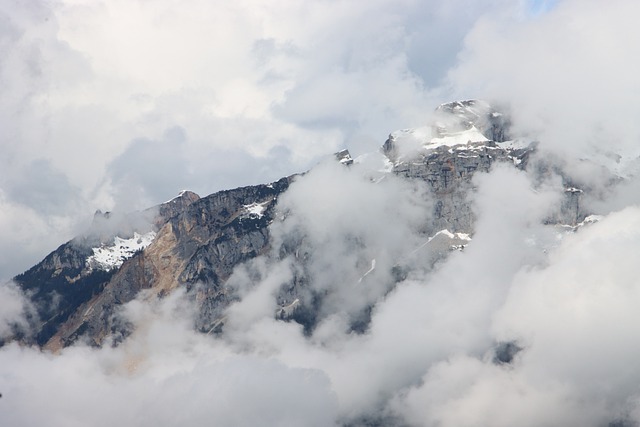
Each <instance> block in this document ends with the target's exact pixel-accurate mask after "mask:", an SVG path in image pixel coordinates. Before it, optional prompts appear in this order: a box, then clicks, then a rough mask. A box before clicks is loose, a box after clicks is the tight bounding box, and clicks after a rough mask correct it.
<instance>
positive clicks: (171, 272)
mask: <svg viewBox="0 0 640 427" xmlns="http://www.w3.org/2000/svg"><path fill="white" fill-rule="evenodd" d="M289 181H290V178H283V179H281V180H279V181H277V182H275V183H272V184H269V185H258V186H252V187H243V188H237V189H234V190H228V191H221V192H219V193H215V194H212V195H210V196H208V197H204V198H201V199H200V198H198V199H196V198H194V197H191V199H192V201H191V202H190V203H188V204H184V205H183V206H182V209H172V210H169V209H167V210H164V211H165V212H171V214H173V216H171V217H170V218H168V219H167V221H166V222H165V223H164V225H162V227H161V228H160V230H159V231H158V233H157V236H156V238H155V239H154V241H153V242H152V243H151V245H149V246H148V247H147V248H146V249H145V250H144V251H141V252H139V253H138V254H136V255H135V256H134V257H132V258H131V259H129V260H127V261H126V262H124V263H123V264H122V266H121V267H120V269H119V270H118V271H117V272H116V273H115V274H113V276H112V277H110V279H109V280H108V281H107V282H106V283H104V284H103V285H102V289H101V292H100V293H98V294H96V295H94V296H93V297H92V298H91V299H89V300H87V301H84V302H82V303H81V304H80V305H78V306H77V308H76V309H75V311H74V313H73V315H71V316H70V317H69V318H68V319H67V320H66V321H64V322H62V323H60V324H59V326H58V328H57V330H56V333H55V334H54V335H53V336H51V337H50V338H49V339H48V340H47V341H46V343H42V340H40V343H41V344H44V346H45V347H46V348H48V349H50V350H53V351H55V350H59V349H60V348H62V347H63V346H65V345H68V344H70V343H72V342H74V341H75V340H77V339H78V338H80V337H85V338H86V339H88V340H89V342H90V343H91V344H93V345H101V344H102V343H103V342H104V340H105V338H106V337H111V338H113V339H115V340H116V342H117V341H118V340H120V339H122V338H123V337H125V336H127V335H128V333H129V332H130V331H129V329H128V325H127V324H123V323H122V322H121V321H120V320H119V319H118V316H116V314H117V311H118V309H119V307H121V306H122V304H125V303H127V302H129V301H131V300H133V299H134V298H136V297H137V296H138V295H139V293H140V291H142V290H146V292H147V293H146V295H147V296H148V297H153V296H160V297H161V296H163V295H166V294H168V293H170V292H172V291H174V290H175V289H177V288H178V287H183V286H184V287H186V289H187V290H193V291H194V294H193V295H194V296H195V298H196V299H197V302H198V304H199V306H200V307H201V310H202V312H203V315H202V316H200V318H199V320H198V322H197V327H198V328H199V329H200V330H203V331H205V330H209V329H211V325H212V322H213V321H215V320H216V319H217V315H218V312H219V311H220V310H221V309H222V308H223V307H226V305H227V304H228V302H229V301H230V299H231V298H232V296H231V295H230V294H229V292H228V290H227V289H226V288H225V287H224V283H225V281H226V280H227V279H228V277H229V276H230V275H231V272H232V271H233V268H234V267H235V266H236V265H237V264H239V263H241V262H244V261H246V260H248V259H250V258H253V257H256V256H257V255H260V254H262V253H264V252H265V251H266V249H267V248H268V247H269V231H268V225H269V224H270V223H271V221H272V220H273V214H274V208H275V205H276V201H277V197H278V195H279V194H281V193H282V192H283V191H285V190H286V188H287V187H288V185H289ZM168 203H173V202H172V201H170V202H168ZM160 211H161V212H162V211H163V209H162V207H161V209H160Z"/></svg>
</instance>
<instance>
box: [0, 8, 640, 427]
mask: <svg viewBox="0 0 640 427" xmlns="http://www.w3.org/2000/svg"><path fill="white" fill-rule="evenodd" d="M507 3H512V2H498V1H496V2H486V3H481V4H479V6H477V8H476V7H466V6H467V5H466V2H446V3H445V2H434V3H432V4H431V5H430V6H424V5H422V4H421V3H419V2H415V3H414V2H411V1H407V2H403V3H401V4H398V3H397V2H394V3H393V4H391V3H389V2H383V1H380V2H370V3H368V5H367V6H366V7H365V6H363V5H362V4H357V5H356V3H351V2H341V3H320V2H318V3H316V2H307V3H305V5H304V6H302V5H290V4H286V3H279V4H276V5H265V4H262V3H258V2H255V3H254V2H240V3H234V5H222V4H218V3H216V2H214V3H208V2H203V3H198V2H193V3H192V4H190V7H188V8H186V7H182V6H177V5H175V4H173V3H170V2H166V3H165V2H162V3H159V5H158V6H156V7H154V10H153V11H151V10H150V8H149V6H148V5H147V4H146V3H143V2H140V3H131V2H127V3H126V4H125V2H109V3H93V2H92V3H84V2H62V3H56V4H48V3H38V4H36V5H35V6H25V5H22V6H21V8H20V9H17V10H15V11H14V10H12V12H11V13H9V12H8V10H9V9H8V4H7V3H2V6H3V8H2V11H3V12H2V15H1V16H2V19H3V22H6V23H7V25H4V26H3V32H2V34H1V35H0V37H1V39H0V40H1V41H2V43H1V44H0V48H1V49H2V51H3V53H4V54H5V55H4V57H5V58H7V59H6V61H3V63H2V65H0V76H1V77H2V81H3V83H2V84H3V87H4V86H5V83H4V82H9V83H11V84H8V85H7V88H10V92H8V93H7V96H6V97H3V99H2V100H1V101H0V121H1V122H2V124H3V127H4V128H5V129H7V130H6V132H5V133H4V134H3V136H2V137H1V138H3V147H5V146H6V147H7V148H6V152H5V153H6V155H5V156H3V157H2V159H0V162H2V173H1V174H0V190H1V191H0V206H1V207H2V209H0V230H2V233H3V237H4V240H3V243H2V246H1V247H2V252H3V254H5V253H6V257H3V261H2V262H3V263H4V265H3V267H2V268H3V269H4V270H3V271H7V272H10V273H4V274H13V273H17V272H18V271H14V270H15V269H16V268H17V267H14V266H20V265H23V266H25V267H26V266H28V265H31V264H33V262H34V261H33V260H32V258H33V257H35V256H36V255H38V256H41V255H40V254H44V253H45V252H47V251H49V250H50V249H51V248H52V247H55V244H57V243H60V241H61V240H63V239H61V238H60V236H70V235H71V234H73V233H72V232H73V231H74V230H75V227H77V224H79V223H81V222H82V218H81V217H82V215H83V214H80V213H78V212H79V211H82V210H83V209H92V208H93V207H101V208H104V206H105V205H107V206H108V208H113V207H123V208H124V207H136V206H137V205H136V204H137V203H145V204H149V203H155V202H158V201H161V200H157V198H160V197H162V198H165V197H166V198H169V197H171V195H172V194H173V193H174V192H177V190H179V189H180V188H181V187H185V186H188V187H190V188H192V189H194V190H197V191H199V192H202V193H208V192H210V191H213V190H215V189H218V188H222V187H226V186H230V185H240V184H245V183H250V182H254V181H255V180H264V181H266V180H268V179H271V178H276V177H279V176H280V175H284V174H288V173H291V172H294V171H295V170H292V169H296V168H304V167H306V166H308V165H310V164H312V163H314V162H315V161H316V160H317V159H318V156H320V155H324V154H327V152H330V151H331V150H334V149H336V148H340V147H341V146H343V145H350V144H353V147H355V148H357V149H364V148H367V149H369V148H371V147H374V146H376V145H378V144H379V142H380V140H381V138H380V137H379V135H380V134H381V133H382V134H386V133H387V132H388V131H389V130H393V129H395V128H400V127H405V126H417V125H422V124H423V123H422V120H423V118H426V115H427V113H426V111H428V110H430V109H431V108H432V107H433V105H435V103H436V102H435V101H436V100H439V98H440V97H443V96H445V95H446V96H447V97H449V96H450V95H455V96H456V97H457V96H459V97H464V98H468V97H483V98H486V99H488V100H490V101H493V102H498V103H501V104H502V105H505V106H508V107H509V108H510V110H511V112H512V114H513V120H514V126H515V129H516V131H517V132H518V133H519V134H522V135H526V137H527V138H531V139H539V140H540V147H541V150H542V152H543V153H544V154H543V155H548V156H549V158H551V156H554V158H557V159H558V160H557V162H558V163H559V164H561V165H563V166H564V167H565V170H566V173H567V174H568V176H569V177H570V178H571V179H572V180H575V181H578V182H581V183H586V184H588V185H589V186H591V187H592V188H595V189H603V190H607V191H604V192H597V191H596V192H595V193H594V194H596V195H597V197H594V199H597V200H592V201H591V202H590V203H591V206H590V207H591V208H592V209H593V210H594V211H595V213H602V214H605V215H606V216H605V217H604V218H603V219H602V220H601V221H600V222H598V223H596V224H591V225H588V226H585V227H584V228H581V229H579V230H578V231H577V232H576V233H559V232H558V230H556V229H554V228H552V227H550V226H547V225H544V222H545V219H546V218H548V216H549V215H550V214H551V213H552V211H553V209H555V208H557V205H558V203H559V200H560V198H561V192H562V189H561V188H559V186H558V185H557V184H554V182H556V183H557V181H558V178H557V177H555V178H554V177H552V179H549V181H548V182H546V181H545V182H544V183H542V184H541V183H540V182H538V181H537V180H535V179H534V178H533V177H532V176H530V175H528V174H526V173H524V172H518V171H516V170H513V169H509V168H495V169H494V170H493V171H492V172H491V173H489V174H484V175H478V176H476V178H475V181H474V183H475V185H477V193H476V194H475V196H474V203H475V211H476V212H477V214H478V221H477V223H476V230H475V234H474V239H473V241H472V242H471V244H469V245H468V247H467V248H466V249H465V250H464V251H462V252H454V253H452V254H451V256H449V257H448V258H447V259H446V260H445V261H444V262H441V263H439V264H437V265H436V267H435V268H433V269H432V268H431V265H430V264H429V263H426V260H424V259H421V258H420V257H416V258H414V259H412V260H411V262H412V263H413V264H412V266H413V268H414V269H413V273H412V274H411V275H410V276H409V277H408V278H407V279H406V280H404V281H402V282H400V283H399V284H397V286H395V288H393V289H390V288H389V287H387V286H386V284H388V283H389V280H388V279H389V277H388V276H386V274H387V272H388V271H389V267H390V266H393V265H394V263H397V262H398V260H399V259H402V257H403V256H404V254H405V253H406V252H407V251H408V252H409V253H410V252H411V251H412V250H413V249H415V247H416V245H419V244H420V242H421V241H423V240H421V239H423V238H424V237H425V236H422V235H421V234H420V233H421V231H422V230H421V229H420V224H421V223H422V222H421V221H422V219H423V218H426V217H427V216H428V215H429V212H430V209H429V201H428V200H425V199H424V198H423V197H422V193H421V192H420V189H419V188H415V187H413V186H411V185H409V184H407V183H402V182H400V181H395V180H392V179H384V180H382V181H380V182H378V183H377V184H376V183H373V182H371V178H374V181H375V180H376V179H377V178H379V176H378V175H375V174H373V175H372V174H371V172H368V171H365V172H362V171H361V170H360V169H358V168H353V169H351V170H347V169H345V168H342V169H336V168H334V166H337V165H332V164H324V163H323V164H321V165H320V166H318V167H317V168H316V169H314V170H312V172H310V173H309V174H307V175H305V176H304V177H302V178H300V179H299V180H298V181H297V182H296V183H295V184H294V185H293V186H292V188H291V191H290V192H288V193H287V194H286V196H285V197H284V198H283V199H282V201H281V202H280V203H281V204H280V206H279V207H280V209H281V212H282V213H283V214H285V213H286V214H287V215H288V220H287V221H285V222H282V223H276V224H274V226H273V227H272V231H273V232H274V235H275V236H276V237H277V238H279V239H281V242H283V243H285V242H286V239H289V238H300V239H303V240H304V242H305V245H306V246H305V249H306V251H307V254H306V255H307V260H309V262H308V263H307V265H306V268H307V270H306V271H305V274H308V275H309V277H310V278H311V279H312V280H310V283H311V284H312V288H311V289H314V290H316V291H326V292H327V293H328V294H329V295H331V296H332V297H333V298H329V299H328V300H327V301H326V303H325V305H324V306H323V311H322V312H321V313H322V315H321V318H320V319H318V323H317V325H316V327H315V329H313V331H311V333H307V334H305V331H304V330H303V328H302V326H300V325H298V324H296V323H292V322H283V321H278V320H276V319H275V318H274V312H275V309H276V307H277V295H278V291H279V289H280V286H281V285H282V283H284V282H287V281H288V280H290V279H291V278H292V277H294V275H295V274H297V273H298V270H297V269H298V268H300V265H299V264H298V263H297V262H296V258H295V257H294V256H289V257H284V258H278V257H272V258H268V257H265V258H261V259H258V260H256V261H255V262H254V264H253V265H248V266H243V267H242V268H240V269H238V270H237V271H236V273H235V275H234V277H233V278H232V279H231V283H234V284H235V286H237V288H238V290H239V292H241V293H242V295H243V300H242V301H241V302H239V303H237V304H235V305H233V306H231V307H230V308H229V310H228V312H227V315H228V322H227V326H228V327H227V329H226V331H225V332H224V334H223V335H222V336H220V337H212V336H206V335H200V334H196V333H194V332H193V331H192V327H191V326H192V323H193V318H192V317H193V310H192V307H191V306H190V302H189V298H187V297H185V296H184V295H182V294H181V293H175V294H173V295H171V296H169V297H167V298H165V299H163V300H160V301H156V302H154V303H152V304H147V303H143V302H141V301H134V302H132V303H130V304H129V305H127V306H126V307H125V308H124V309H123V312H122V313H121V315H122V316H124V317H126V318H127V319H129V321H131V322H133V323H134V324H135V325H136V326H137V329H136V332H135V333H134V335H132V336H131V337H130V339H129V340H128V341H126V342H125V343H124V344H122V345H120V346H119V347H116V348H110V347H105V348H102V349H93V348H87V347H84V346H81V345H78V346H75V347H71V348H68V349H65V350H63V351H62V353H61V354H59V355H51V354H47V353H41V352H40V351H38V350H35V349H31V348H20V347H19V346H17V345H15V344H13V345H9V346H5V347H3V348H2V349H0V392H1V393H2V398H1V399H0V424H3V425H5V424H6V425H15V426H21V425H24V426H27V425H37V424H46V425H52V426H68V425H74V424H77V425H112V424H114V423H119V424H121V425H126V426H129V425H131V426H135V425H148V424H157V425H175V424H177V423H179V422H181V423H185V424H189V425H205V424H207V425H208V424H212V423H214V424H217V425H255V424H256V423H263V424H268V425H283V426H288V425H292V426H293V425H318V426H328V425H375V424H376V423H378V425H416V426H486V425H491V426H503V425H504V426H507V425H511V426H512V425H531V426H539V425H564V426H566V425H570V426H572V425H576V426H578V425H579V426H603V425H624V426H626V425H629V426H631V425H637V424H638V423H640V410H639V407H638V402H640V400H639V399H640V389H639V388H638V385H637V384H638V383H640V378H639V377H640V374H639V372H640V369H638V366H637V364H638V363H637V360H640V347H639V346H638V345H637V344H636V341H635V337H636V336H637V331H636V329H637V326H636V325H638V324H640V322H639V319H638V318H637V317H638V315H637V310H636V309H635V308H636V307H637V306H638V304H639V303H640V301H639V300H638V299H639V298H640V292H639V289H640V288H638V280H637V278H638V277H639V276H640V271H639V269H640V267H639V265H638V263H637V262H636V260H635V254H637V253H638V251H639V250H640V248H639V247H638V242H639V241H640V239H638V234H639V233H640V223H639V220H638V218H640V210H639V209H638V207H637V206H636V204H637V201H638V200H637V195H636V194H637V193H636V192H634V191H633V189H635V188H637V180H636V179H635V178H634V176H635V173H636V171H637V170H636V166H637V159H638V153H637V148H638V142H639V141H638V137H639V135H638V127H637V124H636V119H635V118H636V117H637V110H638V108H637V106H636V103H635V100H634V99H633V97H632V96H631V95H630V94H633V93H635V92H637V90H636V91H634V88H636V87H637V79H635V77H634V76H635V75H637V74H638V73H637V71H638V70H637V68H638V66H639V64H638V62H639V60H638V58H640V55H637V54H636V53H637V49H638V47H637V46H636V44H637V43H635V40H637V36H638V34H637V32H638V30H637V29H636V25H635V24H634V22H633V17H634V16H636V15H637V14H634V11H636V9H637V6H636V4H635V3H634V2H631V1H622V0H619V1H614V2H609V3H607V6H606V7H604V6H603V5H602V3H601V2H597V1H589V0H588V1H573V0H564V1H558V2H548V3H546V6H544V7H539V4H540V3H539V2H533V3H528V2H522V3H520V2H519V3H517V5H515V6H514V5H513V4H507ZM11 7H13V6H11ZM534 12H535V13H534ZM186 23H188V24H189V25H186ZM425 23H426V24H425ZM429 23H431V24H433V25H428V24H429ZM440 28H442V29H443V30H445V29H446V30H447V31H450V32H449V33H447V36H446V37H445V36H442V39H443V40H442V43H435V42H433V40H435V39H437V40H438V41H440V36H439V35H440V34H442V32H440V31H438V29H440ZM436 35H438V37H436ZM229 40H232V42H229ZM442 45H444V46H447V49H446V51H445V50H444V49H443V48H442V47H441V46H442ZM150 46H153V47H154V48H153V49H150V48H149V47H150ZM62 58H64V61H63V60H61V59H62ZM431 64H434V65H433V66H431ZM372 88H375V90H374V89H372ZM442 100H443V101H444V100H446V99H442ZM4 141H6V144H5V142H4ZM16 141H19V142H20V143H19V144H18V143H17V142H16ZM372 141H374V142H375V144H374V143H373V142H372ZM363 151H364V150H363ZM72 154H73V155H72ZM77 156H83V158H84V157H86V161H83V162H78V161H77ZM617 156H620V157H617ZM585 158H588V159H589V160H583V159H585ZM158 165H160V166H161V168H162V169H164V170H163V172H166V174H160V172H159V170H160V168H156V167H157V166H158ZM261 165H263V166H261ZM603 165H604V166H607V167H609V168H610V169H609V170H610V171H611V172H607V174H602V173H600V172H599V171H600V170H601V169H600V168H601V166H603ZM254 166H255V167H254ZM261 167H262V168H263V169H261ZM298 170H299V169H298ZM613 174H618V175H620V176H624V177H626V178H627V179H628V181H627V182H626V183H625V184H624V185H620V186H615V187H614V186H613V185H614V184H612V181H611V179H610V178H611V177H612V176H613ZM374 175H375V176H374ZM172 186H175V188H170V187H172ZM201 189H204V191H203V190H201ZM174 190H175V191H174ZM609 190H610V191H609ZM127 191H133V192H132V193H127ZM164 191H167V193H169V192H170V193H171V194H166V196H165V193H164ZM311 192H313V193H314V194H316V197H315V198H313V199H309V195H310V194H311ZM132 194H133V195H134V196H133V197H132ZM389 194H391V196H389ZM389 197H391V199H389ZM137 207H146V205H144V206H137ZM43 236H44V237H43ZM47 236H48V237H47ZM16 242H19V251H17V252H14V251H9V250H8V248H12V247H14V246H16V245H17V243H16ZM54 242H57V243H54ZM46 245H50V246H48V247H47V246H46ZM43 251H44V252H43ZM30 257H31V258H30ZM373 259H375V260H376V264H375V269H373V270H372V271H371V272H370V273H368V274H367V272H368V271H370V270H371V268H372V266H373V265H372V260H373ZM36 260H37V259H36ZM27 261H28V262H27ZM21 263H22V264H21ZM360 279H362V280H361V281H360ZM0 290H1V292H2V295H3V297H2V298H0V300H1V301H2V306H1V308H2V310H1V311H0V313H1V315H0V334H1V333H3V331H6V330H7V329H6V328H7V327H9V326H7V325H11V324H15V322H16V320H19V319H20V318H21V317H23V316H24V313H25V309H24V303H23V299H22V298H23V297H22V296H20V295H19V294H17V293H16V292H15V290H14V289H13V288H12V287H10V286H5V287H3V288H0ZM367 307H370V313H369V315H370V324H369V325H368V327H367V328H366V330H364V331H354V330H353V328H352V327H351V326H352V323H353V321H354V319H355V318H357V315H358V313H361V312H362V311H363V309H365V308H367ZM506 342H510V343H514V344H515V345H517V348H519V349H520V351H518V352H517V353H515V354H514V355H513V360H512V361H511V362H510V363H499V362H497V361H496V360H495V353H496V348H497V347H499V346H500V345H501V343H506Z"/></svg>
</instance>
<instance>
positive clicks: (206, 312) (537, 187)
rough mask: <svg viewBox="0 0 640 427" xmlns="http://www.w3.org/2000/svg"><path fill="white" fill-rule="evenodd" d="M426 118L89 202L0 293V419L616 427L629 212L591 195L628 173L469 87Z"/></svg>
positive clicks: (623, 401) (626, 387)
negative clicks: (245, 179)
mask: <svg viewBox="0 0 640 427" xmlns="http://www.w3.org/2000/svg"><path fill="white" fill-rule="evenodd" d="M436 111H437V114H436V116H435V117H436V120H435V121H434V122H433V124H432V125H431V126H428V127H423V128H416V129H405V130H401V131H397V132H393V133H391V134H390V135H389V138H388V139H387V141H386V142H385V143H384V144H383V145H382V146H381V148H380V149H379V150H378V151H377V152H372V153H368V154H365V155H362V156H359V157H356V158H355V159H354V158H352V157H351V156H350V154H349V152H348V151H341V152H339V153H337V154H336V155H335V156H327V157H326V158H325V159H324V160H323V161H321V162H320V163H319V164H318V165H316V166H315V167H313V168H312V169H311V170H309V171H308V172H305V173H302V174H298V175H294V176H290V177H287V178H283V179H281V180H278V181H275V182H273V183H270V184H264V185H258V186H250V187H240V188H237V189H233V190H225V191H221V192H217V193H213V194H211V195H209V196H206V197H200V196H198V195H196V194H195V193H192V192H189V191H183V192H181V193H180V194H179V195H178V196H177V197H175V198H173V199H171V200H169V201H167V202H165V203H163V204H160V205H158V206H156V207H153V208H150V209H147V210H144V211H138V212H133V213H129V214H126V215H125V214H119V213H103V212H96V214H95V216H94V221H93V224H92V225H91V227H89V229H88V230H87V231H86V232H85V233H83V234H81V235H80V236H78V237H76V238H75V239H73V240H71V241H70V242H68V243H66V244H63V245H62V246H60V247H59V248H58V249H56V250H55V251H54V252H52V253H51V254H50V255H49V256H47V257H46V258H45V259H44V260H43V261H42V262H41V263H39V264H37V265H36V266H34V267H33V268H31V269H29V270H28V271H26V272H25V273H23V274H20V275H18V276H16V277H15V278H14V280H13V282H12V283H9V284H7V285H6V286H4V287H3V288H2V289H3V294H4V295H3V301H4V302H3V305H6V306H7V310H6V314H4V315H3V317H2V319H0V320H2V323H1V324H0V325H1V329H0V331H1V332H2V336H3V339H4V340H5V345H4V347H3V348H2V349H1V350H0V357H2V359H3V361H4V362H5V363H3V366H7V367H8V366H24V369H18V370H17V371H11V372H12V373H11V374H9V371H5V373H3V378H5V381H6V382H5V384H6V388H5V389H4V390H3V393H4V394H5V395H6V396H7V397H6V400H3V404H5V402H10V403H8V404H7V405H12V406H10V408H11V410H9V411H7V412H4V413H3V415H2V417H3V420H6V422H9V423H11V424H17V425H27V424H32V423H51V422H52V418H51V417H50V414H51V413H53V414H55V417H57V418H55V419H53V423H54V425H56V423H57V424H60V425H62V424H65V423H67V422H69V421H70V420H77V421H79V422H88V423H91V424H94V423H96V424H97V425H101V423H104V424H105V425H107V424H108V425H110V424H111V423H113V422H118V423H123V424H125V425H138V424H140V423H144V424H146V423H147V422H149V421H151V422H154V423H159V424H160V425H164V424H166V425H172V424H175V423H176V422H188V423H195V424H203V423H209V422H211V421H212V420H215V422H216V423H219V424H221V425H254V424H255V423H258V422H265V420H267V421H266V422H267V423H268V424H274V425H300V424H304V425H345V426H346V425H398V426H403V425H436V424H443V425H461V424H462V425H507V424H509V425H513V424H518V425H520V424H524V425H540V424H549V425H556V424H557V423H559V424H562V425H594V426H595V425H633V423H634V422H635V412H634V405H633V403H632V402H633V398H634V396H635V395H636V394H635V393H636V391H635V390H636V387H637V386H636V381H635V379H634V378H635V377H634V375H633V374H630V369H631V367H632V366H633V364H634V363H635V356H637V354H635V353H634V350H633V348H635V347H634V346H633V345H629V339H630V337H631V336H633V334H634V328H635V327H634V326H633V325H634V324H635V322H633V319H634V316H635V309H634V307H635V305H634V303H633V301H634V297H635V295H636V292H635V290H634V289H635V287H634V285H633V283H634V281H635V277H636V276H635V273H636V272H635V270H636V266H635V265H636V263H635V262H634V261H633V256H634V255H633V254H634V250H633V249H632V248H633V245H634V243H633V242H635V237H634V233H636V232H638V231H640V227H638V225H640V224H638V218H640V216H638V213H639V212H637V209H636V208H635V207H627V208H625V209H623V210H620V211H617V212H613V213H609V212H605V211H602V210H601V208H602V206H607V205H608V202H607V200H612V199H617V198H619V197H620V196H618V195H617V193H616V191H619V190H623V189H624V188H625V187H626V186H629V185H633V184H632V183H633V179H632V178H629V176H620V175H618V174H617V173H616V170H611V169H609V165H608V164H606V163H604V164H603V163H601V160H602V159H601V158H598V157H597V156H596V157H593V158H589V159H585V160H584V161H586V162H589V163H590V164H589V165H587V167H588V168H590V169H591V170H597V171H599V172H598V173H599V174H600V176H602V177H604V178H605V179H604V180H601V179H598V180H594V179H584V178H583V176H582V175H581V173H576V172H575V171H574V170H573V169H572V168H571V167H568V165H567V163H566V162H564V161H562V159H561V158H559V157H556V156H553V155H549V154H548V153H547V152H545V151H544V150H543V149H541V147H540V144H539V143H538V142H536V141H530V140H527V139H526V138H520V137H517V136H516V135H514V134H513V128H512V125H511V118H510V115H509V114H508V112H506V111H500V110H497V109H495V108H494V107H492V106H491V105H489V104H487V103H485V102H483V101H476V100H469V101H459V102H452V103H447V104H443V105H442V106H440V107H438V108H437V109H436ZM628 160H631V161H632V160H633V159H623V158H620V159H619V162H624V161H628ZM619 162H618V163H619ZM629 245H631V247H629ZM584 331H589V333H588V334H587V335H585V332H584ZM605 349H606V352H604V350H605ZM603 352H604V353H603ZM7 369H9V368H7ZM52 375H53V377H52ZM87 375H88V377H87ZM54 377H55V378H59V379H60V381H62V383H60V381H56V380H55V378H54ZM51 387H56V388H57V389H59V390H62V394H60V396H62V397H61V398H57V397H55V398H53V399H51V398H45V396H47V394H49V393H54V390H53V389H52V388H51ZM98 389H99V390H100V392H99V395H97V394H96V393H91V390H98ZM77 393H78V394H79V395H77ZM54 394H55V393H54ZM80 395H81V396H80ZM64 396H67V397H64ZM71 396H73V398H71ZM62 399H64V400H62ZM185 399H188V403H187V402H186V401H185ZM41 400H42V402H41ZM45 400H46V401H47V402H49V403H48V405H53V406H52V407H51V408H50V409H47V410H43V411H40V410H39V411H36V412H32V411H27V410H26V408H27V407H28V406H29V405H30V404H32V402H38V404H39V405H42V404H44V401H45ZM169 402H171V403H169ZM79 407H82V408H83V409H82V410H79V409H78V408H79ZM454 408H455V409H454ZM105 411H106V412H105ZM523 414H526V416H525V415H523ZM141 419H144V422H143V421H140V420H141Z"/></svg>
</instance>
